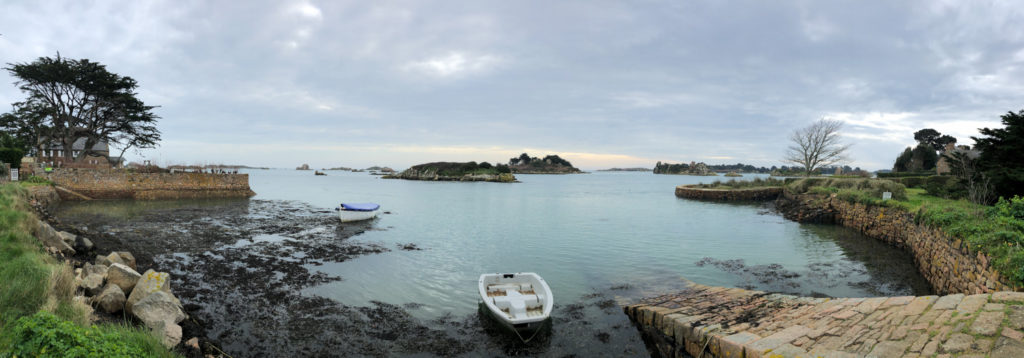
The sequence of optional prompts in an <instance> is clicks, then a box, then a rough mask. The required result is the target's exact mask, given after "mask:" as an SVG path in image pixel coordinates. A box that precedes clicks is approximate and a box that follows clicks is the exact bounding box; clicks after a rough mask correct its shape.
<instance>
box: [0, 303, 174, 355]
mask: <svg viewBox="0 0 1024 358" xmlns="http://www.w3.org/2000/svg"><path fill="white" fill-rule="evenodd" d="M9 333H10V340H11V341H12V342H13V343H12V344H11V346H10V347H7V348H8V349H9V350H7V351H6V352H5V353H3V354H0V357H55V358H56V357H83V358H84V357H174V354H172V353H170V352H168V351H167V350H166V349H164V348H163V346H161V345H160V342H158V341H157V340H156V338H155V337H153V336H152V335H150V334H148V333H146V332H142V331H139V330H138V329H134V328H130V327H124V326H110V325H107V326H91V327H82V326H79V325H77V324H74V323H72V322H70V321H65V320H62V319H60V318H59V317H57V316H55V315H53V314H52V313H49V312H45V311H40V312H37V313H35V314H33V315H30V316H24V317H21V318H19V319H18V320H17V322H15V323H14V325H13V327H12V328H11V329H10V330H9Z"/></svg>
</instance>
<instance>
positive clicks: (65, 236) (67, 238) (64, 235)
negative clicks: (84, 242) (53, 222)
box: [57, 231, 77, 246]
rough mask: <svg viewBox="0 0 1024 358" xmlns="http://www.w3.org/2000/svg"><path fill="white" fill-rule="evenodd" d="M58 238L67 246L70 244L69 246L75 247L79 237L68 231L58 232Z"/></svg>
mask: <svg viewBox="0 0 1024 358" xmlns="http://www.w3.org/2000/svg"><path fill="white" fill-rule="evenodd" d="M57 236H60V239H61V240H63V241H64V243H65V244H68V246H75V238H76V237H77V236H76V235H75V234H72V233H70V232H67V231H58V232H57Z"/></svg>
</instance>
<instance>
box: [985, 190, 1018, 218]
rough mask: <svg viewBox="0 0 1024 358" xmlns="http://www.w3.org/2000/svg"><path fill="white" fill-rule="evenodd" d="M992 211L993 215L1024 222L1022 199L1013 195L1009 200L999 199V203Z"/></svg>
mask: <svg viewBox="0 0 1024 358" xmlns="http://www.w3.org/2000/svg"><path fill="white" fill-rule="evenodd" d="M992 209H993V214H995V215H998V216H1001V217H1005V218H1013V219H1017V220H1024V197H1020V196H1017V195H1014V196H1013V197H1012V198H1010V200H1006V199H1005V198H999V201H998V202H996V205H994V206H993V207H992Z"/></svg>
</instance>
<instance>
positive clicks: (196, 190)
mask: <svg viewBox="0 0 1024 358" xmlns="http://www.w3.org/2000/svg"><path fill="white" fill-rule="evenodd" d="M43 176H44V177H45V178H46V179H48V180H50V181H52V182H53V183H54V184H55V185H56V186H57V193H58V194H59V195H60V198H61V199H62V200H87V199H139V200H154V199H194V198H235V197H250V196H253V195H255V194H256V193H254V192H253V191H252V189H250V188H249V175H248V174H211V173H129V172H127V171H121V170H104V169H67V168H62V169H55V170H54V171H53V172H51V173H47V174H44V175H43Z"/></svg>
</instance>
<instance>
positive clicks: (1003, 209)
mask: <svg viewBox="0 0 1024 358" xmlns="http://www.w3.org/2000/svg"><path fill="white" fill-rule="evenodd" d="M786 189H787V190H789V191H791V192H795V193H808V194H819V195H832V194H835V195H836V197H837V198H839V199H840V200H845V201H848V202H853V203H860V204H864V205H870V206H882V207H894V208H899V209H903V210H906V211H908V212H911V213H914V214H915V215H914V220H915V221H916V223H917V224H922V225H925V226H928V227H932V228H937V229H940V230H942V231H943V232H945V233H946V234H947V235H949V236H951V237H953V238H956V239H960V240H963V243H964V244H965V245H966V246H967V248H968V249H969V250H970V251H972V252H983V253H985V254H986V255H988V256H989V258H990V259H991V265H992V267H994V268H995V269H996V270H998V271H999V272H1000V273H1001V274H1002V275H1003V276H1004V277H1006V278H1009V279H1010V280H1011V283H1012V284H1013V285H1015V286H1017V287H1021V286H1024V198H1020V197H1014V198H1011V199H1009V200H1005V199H1001V200H1000V201H999V202H998V203H996V204H995V205H994V206H986V205H978V204H973V203H970V202H968V201H966V200H963V199H959V200H953V199H945V198H941V197H937V196H933V195H929V194H928V193H927V191H926V190H925V189H919V188H913V189H906V188H905V187H904V186H903V185H902V184H899V183H895V182H893V181H891V180H870V179H859V180H853V179H823V178H810V179H801V180H797V181H794V182H792V183H790V184H789V185H787V187H786ZM884 191H889V192H891V193H892V196H893V199H894V200H885V201H883V200H882V199H881V193H882V192H884Z"/></svg>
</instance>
